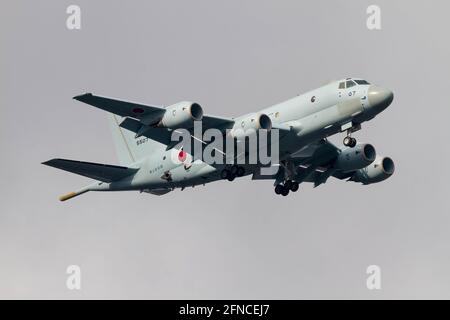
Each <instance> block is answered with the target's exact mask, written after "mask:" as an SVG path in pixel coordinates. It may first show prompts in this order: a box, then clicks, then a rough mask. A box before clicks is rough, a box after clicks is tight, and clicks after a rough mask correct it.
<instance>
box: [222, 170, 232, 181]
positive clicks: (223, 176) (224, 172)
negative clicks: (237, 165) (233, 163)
mask: <svg viewBox="0 0 450 320" xmlns="http://www.w3.org/2000/svg"><path fill="white" fill-rule="evenodd" d="M230 174H231V172H230V171H229V170H227V169H223V170H222V172H221V173H220V177H221V178H222V179H228V177H229V176H230Z"/></svg>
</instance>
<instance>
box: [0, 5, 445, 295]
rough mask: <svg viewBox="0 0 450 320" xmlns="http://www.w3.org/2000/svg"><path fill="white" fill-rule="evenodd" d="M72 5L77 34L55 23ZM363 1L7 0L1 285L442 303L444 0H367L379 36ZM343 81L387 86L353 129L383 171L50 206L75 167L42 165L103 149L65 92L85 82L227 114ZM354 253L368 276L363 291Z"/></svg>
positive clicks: (2, 289)
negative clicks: (75, 268)
mask: <svg viewBox="0 0 450 320" xmlns="http://www.w3.org/2000/svg"><path fill="white" fill-rule="evenodd" d="M70 4H77V5H79V6H80V7H81V30H68V29H67V28H66V19H67V16H68V15H67V14H66V8H67V6H69V5H70ZM370 4H372V1H360V0H358V1H356V0H355V1H348V0H345V1H343V0H341V1H261V0H255V1H230V0H228V1H207V0H202V1H200V0H190V1H167V0H166V1H128V2H124V1H110V0H108V1H99V0H97V1H82V0H76V1H8V2H6V3H3V4H2V10H1V12H0V35H1V44H2V49H1V53H0V57H1V59H0V70H1V73H0V74H1V76H0V105H1V111H2V117H1V118H0V133H1V135H0V148H1V150H2V152H1V158H0V159H1V160H0V161H1V166H0V177H1V178H0V179H1V183H0V188H1V190H0V191H1V193H0V194H1V195H0V199H1V201H0V298H44V299H47V298H63V299H72V298H148V299H155V298H158V299H161V298H186V299H216V298H220V299H227V298H243V299H281V298H287V299H300V298H344V299H345V298H358V299H360V298H368V299H379V298H447V299H448V298H450V273H449V270H450V252H449V249H450V248H449V243H450V232H449V226H450V216H449V215H450V202H449V196H448V195H449V187H448V184H449V180H450V169H449V167H448V159H450V147H449V143H448V137H449V133H448V126H449V125H448V119H449V118H450V106H449V104H448V95H447V93H448V92H449V90H448V88H449V80H448V72H449V70H450V62H449V56H450V43H449V41H448V31H449V30H450V24H449V22H448V12H449V10H450V4H449V2H448V1H416V2H414V3H413V2H412V1H406V0H405V1H400V0H398V1H381V0H380V1H377V2H376V4H378V5H379V6H380V8H381V24H382V29H381V30H378V31H370V30H368V29H367V27H366V19H367V14H366V8H367V6H368V5H370ZM347 76H355V77H362V78H365V79H367V80H369V81H370V82H372V83H376V84H378V85H381V86H384V87H387V88H390V89H391V90H393V91H394V94H395V99H394V102H393V104H392V105H391V106H390V107H389V108H388V109H387V110H386V111H385V112H383V113H382V114H381V115H380V116H378V117H377V118H376V119H374V120H373V121H371V122H370V123H366V124H365V125H364V126H363V130H362V131H360V132H358V133H357V134H356V137H357V138H358V140H359V141H362V142H370V143H372V144H373V145H374V146H375V147H376V149H377V151H378V152H379V153H381V154H383V155H386V156H390V157H392V158H393V159H394V161H395V163H396V172H395V175H394V176H393V177H392V178H391V179H389V180H387V181H385V182H383V183H379V184H374V185H370V186H362V185H360V184H355V183H351V182H348V183H346V182H343V181H336V180H332V179H330V180H329V182H328V183H327V184H326V185H322V186H320V187H318V188H316V189H313V188H312V186H311V185H310V184H304V185H301V186H300V190H299V191H298V192H297V193H295V194H291V195H289V196H288V197H280V196H276V195H275V194H274V192H273V186H272V183H271V182H269V181H258V182H252V181H251V180H250V179H249V178H242V179H237V180H236V181H235V182H233V183H230V182H228V181H220V182H216V183H213V184H209V185H207V186H206V187H196V188H195V189H186V190H185V191H183V192H180V191H179V190H178V191H175V192H172V193H169V194H167V195H165V196H162V197H157V196H152V195H149V194H139V193H138V192H120V193H94V192H91V193H88V194H86V195H83V196H80V197H78V198H75V199H73V200H71V201H67V202H63V203H62V202H59V201H58V200H57V197H58V196H59V195H61V194H64V193H66V192H69V191H72V190H74V189H77V188H79V187H81V186H84V185H86V184H88V183H89V182H90V180H89V179H87V178H84V177H81V176H76V175H73V174H70V173H66V172H63V171H59V170H56V169H53V168H49V167H46V166H43V165H41V164H40V163H41V162H42V161H45V160H48V159H50V158H54V157H62V158H69V159H77V160H85V161H93V162H103V163H109V164H116V163H117V159H116V158H115V153H114V148H113V143H112V139H111V135H110V131H109V127H108V123H107V120H106V115H105V112H104V111H101V110H98V109H95V108H92V107H89V106H87V105H84V104H82V103H79V102H77V101H74V100H72V99H71V98H72V97H73V96H75V95H77V94H81V93H83V92H86V91H89V92H94V93H97V94H101V95H106V96H113V97H120V98H123V99H129V100H133V101H141V102H143V103H148V104H157V105H169V104H172V103H175V102H177V101H181V100H191V101H196V102H198V103H200V104H201V105H202V107H203V109H204V110H205V112H207V113H209V114H216V115H220V116H236V115H239V114H242V113H248V112H252V111H257V110H258V109H262V108H264V107H267V106H270V105H272V104H275V103H277V102H280V101H283V100H286V99H288V98H291V97H293V96H295V95H297V94H299V93H302V92H305V91H307V90H310V89H313V88H316V87H319V86H321V85H323V84H325V83H327V82H329V81H330V80H333V79H339V78H343V77H347ZM341 139H342V135H338V136H336V138H334V139H333V141H336V142H337V143H340V141H341ZM69 265H79V266H80V267H81V270H82V289H81V290H79V291H76V290H75V291H71V290H68V289H67V287H66V278H67V274H66V268H67V266H69ZM369 265H378V266H380V268H381V274H382V289H381V290H378V291H377V290H372V291H371V290H368V289H367V288H366V278H367V274H366V268H367V266H369Z"/></svg>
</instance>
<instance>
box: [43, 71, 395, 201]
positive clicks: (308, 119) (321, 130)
mask: <svg viewBox="0 0 450 320" xmlns="http://www.w3.org/2000/svg"><path fill="white" fill-rule="evenodd" d="M393 98H394V95H393V93H392V91H390V90H388V89H384V88H382V87H379V86H376V85H372V84H370V83H369V82H367V81H366V80H363V79H360V78H346V79H342V80H338V81H333V82H331V83H329V84H327V85H325V86H322V87H319V88H317V89H314V90H312V91H309V92H307V93H305V94H302V95H299V96H296V97H294V98H292V99H290V100H287V101H285V102H281V103H279V104H276V105H273V106H271V107H269V108H266V109H263V110H261V111H259V112H255V113H250V114H246V115H242V116H239V117H236V118H227V117H219V116H211V115H206V114H204V113H203V109H202V107H201V106H200V105H199V104H198V103H195V102H188V101H183V102H179V103H176V104H173V105H170V106H168V107H162V106H154V105H147V104H142V103H135V102H129V101H122V100H118V99H112V98H106V97H101V96H97V95H93V94H91V93H86V94H82V95H79V96H76V97H74V99H75V100H78V101H81V102H84V103H86V104H89V105H91V106H94V107H97V108H100V109H102V110H105V111H107V112H108V116H109V122H110V125H111V129H112V134H113V140H114V143H115V147H116V151H117V155H118V158H119V162H120V165H109V164H100V163H91V162H83V161H75V160H67V159H52V160H49V161H46V162H43V164H45V165H48V166H51V167H55V168H58V169H62V170H66V171H69V172H72V173H76V174H79V175H82V176H86V177H89V178H92V179H94V180H96V181H95V182H93V183H91V184H89V185H87V186H85V187H83V188H81V189H79V190H77V191H75V192H71V193H69V194H66V195H63V196H61V197H60V198H59V199H60V200H61V201H65V200H68V199H70V198H73V197H75V196H78V195H81V194H83V193H85V192H88V191H124V190H137V191H140V192H148V193H151V194H155V195H163V194H166V193H168V192H170V191H172V190H175V189H177V188H180V189H181V190H184V189H185V188H186V187H194V186H196V185H205V184H206V183H210V182H213V181H217V180H223V179H226V180H229V181H233V180H234V179H235V178H236V177H243V176H248V175H251V176H252V179H254V180H259V179H266V180H267V179H270V180H273V181H274V187H275V193H276V194H280V195H283V196H287V195H288V194H289V192H296V191H297V190H298V189H299V184H300V183H302V182H312V183H314V186H315V187H316V186H318V185H320V184H323V183H325V182H326V181H327V179H328V178H329V177H331V176H332V177H335V178H338V179H343V180H344V179H345V180H348V181H354V182H360V183H362V184H364V185H367V184H371V183H376V182H380V181H383V180H385V179H387V178H389V177H390V176H392V174H393V173H394V169H395V166H394V162H393V161H392V159H391V158H389V157H384V156H381V155H378V154H377V153H376V151H375V148H374V147H373V146H372V145H371V144H367V143H360V144H357V142H356V139H355V138H354V137H352V133H353V132H355V131H357V130H359V129H361V124H362V123H363V122H365V121H369V120H371V119H373V118H374V117H375V116H376V115H378V114H379V113H380V112H382V111H383V110H385V109H386V108H387V107H388V106H389V105H390V104H391V103H392V101H393ZM198 121H201V124H202V130H203V132H205V130H208V129H215V130H216V131H217V130H218V131H219V132H220V133H222V134H223V135H226V136H230V135H231V136H233V139H237V140H239V139H240V140H242V139H244V140H245V138H246V133H245V132H246V131H245V130H244V131H243V130H242V129H252V130H253V131H256V132H259V131H261V132H262V131H265V132H271V131H274V130H279V135H278V140H277V141H276V142H273V141H272V143H271V145H277V148H278V159H277V160H278V163H270V164H269V167H273V168H276V170H274V172H273V173H271V174H265V175H262V174H261V171H260V169H261V168H262V167H267V164H264V165H263V164H260V163H257V164H245V163H244V164H237V163H236V161H234V162H233V161H231V163H230V162H229V161H227V162H224V163H221V164H220V163H207V162H205V161H202V159H201V158H199V157H194V156H193V155H192V154H191V153H189V152H187V151H186V150H185V146H181V147H180V146H179V145H177V146H175V145H174V142H173V141H172V135H173V133H174V131H177V130H179V129H180V128H181V129H185V130H188V132H191V133H192V131H193V130H192V128H193V127H194V124H195V123H197V122H198ZM340 132H345V133H346V135H345V138H344V140H343V145H344V147H342V148H341V147H338V146H336V145H334V144H332V143H331V142H329V141H328V140H327V137H329V136H331V135H334V134H338V133H340ZM192 137H193V138H194V139H195V136H194V135H193V134H192ZM197 140H202V136H200V138H197ZM201 143H203V144H206V142H205V141H201ZM266 147H267V148H268V146H266ZM259 148H262V146H259ZM215 149H217V148H215ZM217 151H219V152H221V153H223V154H225V155H226V154H227V152H228V151H227V150H226V148H224V149H222V150H217ZM174 152H175V155H176V156H175V159H174V156H173V155H174ZM246 155H248V154H247V153H246ZM233 159H236V157H235V158H233Z"/></svg>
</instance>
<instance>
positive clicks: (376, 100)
mask: <svg viewBox="0 0 450 320" xmlns="http://www.w3.org/2000/svg"><path fill="white" fill-rule="evenodd" d="M368 97H369V104H370V106H371V107H372V108H376V109H378V110H379V111H381V110H384V109H386V108H387V107H388V106H389V105H390V104H391V103H392V100H394V93H393V92H392V91H391V90H388V89H385V88H381V87H377V86H374V85H371V86H370V87H369V91H368Z"/></svg>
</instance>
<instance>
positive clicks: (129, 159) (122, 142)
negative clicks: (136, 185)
mask: <svg viewBox="0 0 450 320" xmlns="http://www.w3.org/2000/svg"><path fill="white" fill-rule="evenodd" d="M124 119H125V118H123V117H120V116H117V115H115V114H112V113H108V121H109V124H110V128H111V132H112V136H113V140H114V146H115V148H116V154H117V157H118V159H119V163H120V164H121V165H129V164H131V163H133V162H136V161H138V160H139V159H142V158H144V157H146V156H149V155H150V154H151V153H152V152H154V151H155V150H156V149H163V148H165V146H164V145H163V144H161V143H159V142H157V141H154V140H151V139H148V138H145V137H140V138H135V133H133V132H131V131H129V130H126V129H124V128H122V127H120V123H121V122H122V121H123V120H124Z"/></svg>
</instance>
